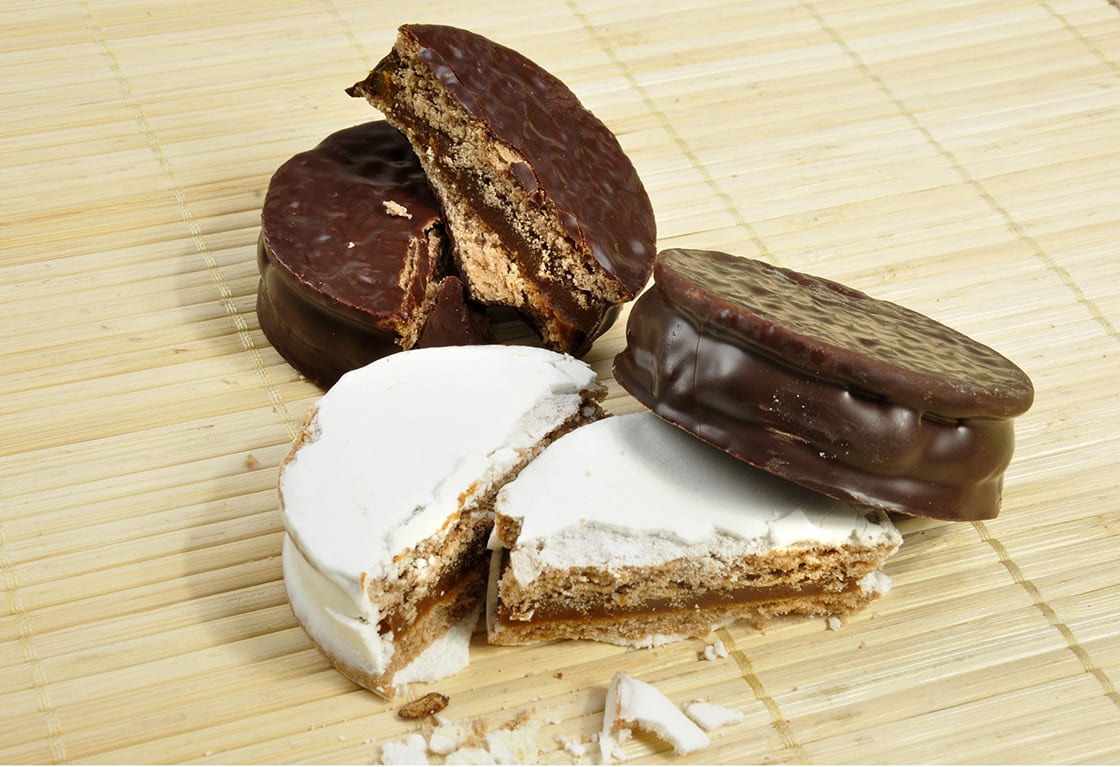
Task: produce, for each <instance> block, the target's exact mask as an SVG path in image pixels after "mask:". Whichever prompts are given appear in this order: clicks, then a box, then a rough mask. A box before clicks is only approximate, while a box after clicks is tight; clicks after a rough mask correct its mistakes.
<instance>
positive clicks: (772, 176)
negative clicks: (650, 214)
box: [0, 0, 1120, 763]
mask: <svg viewBox="0 0 1120 767" xmlns="http://www.w3.org/2000/svg"><path fill="white" fill-rule="evenodd" d="M407 21H430V22H441V23H449V24H456V25H460V26H466V27H470V28H473V29H475V30H477V31H479V32H481V33H483V34H486V35H488V36H490V37H492V38H494V39H496V40H498V41H500V42H503V43H506V44H508V45H511V46H513V47H515V48H517V49H519V50H521V51H523V52H524V53H526V54H527V55H529V56H530V57H531V58H533V59H535V60H537V61H538V62H539V63H540V64H542V65H543V66H544V67H546V68H547V69H549V70H551V71H553V72H554V73H556V74H557V75H559V76H560V77H561V78H562V79H564V80H565V81H566V82H567V83H568V84H569V85H570V86H571V87H572V88H573V90H575V91H576V92H577V94H579V96H580V97H581V98H582V99H583V100H584V102H585V104H586V105H587V106H588V107H589V108H591V109H592V110H593V111H595V112H596V113H597V114H598V115H599V116H600V117H601V118H602V119H603V120H604V121H605V122H606V123H607V124H608V125H610V126H611V127H612V128H613V129H614V130H615V131H616V133H617V134H618V135H619V137H620V139H621V141H622V143H623V144H624V146H625V147H626V149H627V150H628V152H629V153H630V154H631V156H632V158H633V160H634V162H635V164H636V165H637V167H638V169H639V171H640V173H641V174H642V176H643V178H644V180H645V181H646V184H647V186H648V188H649V191H650V194H651V196H652V198H653V201H654V204H655V207H656V210H657V214H658V219H659V228H660V246H661V247H670V246H695V247H710V248H716V249H723V250H728V251H731V252H735V253H741V254H743V255H750V256H758V257H762V258H765V259H767V260H770V261H773V262H776V263H779V264H782V265H785V266H790V267H793V268H797V269H801V270H804V271H809V272H813V273H816V274H820V275H823V276H827V277H831V278H833V279H837V280H840V281H842V282H846V283H849V284H851V285H853V286H855V287H858V288H861V289H864V290H866V291H869V292H871V293H873V294H874V295H877V296H880V297H883V298H887V299H891V300H895V301H898V302H901V303H904V304H906V305H908V306H910V307H912V308H915V309H917V310H920V311H922V312H925V313H927V314H930V315H932V316H934V317H936V318H937V319H939V320H942V321H943V322H946V323H948V324H950V325H952V326H954V327H957V328H958V329H960V330H962V331H964V332H966V333H968V334H970V335H973V336H974V337H976V338H978V339H980V340H982V341H984V342H986V343H988V344H990V345H992V346H994V347H996V348H997V349H999V350H1000V351H1002V352H1003V353H1004V354H1006V355H1008V356H1009V357H1011V358H1012V359H1014V360H1015V361H1016V362H1018V363H1019V364H1020V365H1021V366H1023V367H1024V368H1025V369H1026V370H1027V371H1028V372H1029V374H1030V375H1031V376H1032V378H1033V380H1034V382H1035V384H1036V387H1037V402H1036V404H1035V406H1034V408H1033V409H1032V410H1031V411H1030V412H1029V413H1028V414H1027V415H1025V416H1023V417H1022V418H1020V419H1019V420H1018V422H1017V431H1018V449H1017V454H1016V458H1015V461H1014V463H1013V464H1012V466H1011V468H1010V470H1009V471H1008V473H1007V490H1006V498H1005V503H1004V509H1003V512H1002V514H1001V515H1000V517H999V518H998V519H997V520H994V521H989V522H984V523H976V524H945V523H935V522H926V521H919V520H909V521H905V522H903V523H902V524H901V527H902V530H903V532H904V534H905V537H906V543H905V546H904V548H903V550H902V551H901V552H900V554H899V555H898V556H897V558H896V559H894V560H893V561H892V563H891V564H890V567H889V571H890V574H891V575H892V576H893V578H894V583H895V589H894V590H893V591H892V592H891V593H890V594H889V595H888V596H887V597H885V598H884V599H882V600H881V601H879V602H878V603H876V604H875V605H874V606H873V608H872V609H870V610H868V611H867V612H865V613H863V614H861V615H859V616H856V617H854V618H853V619H852V620H851V621H850V622H849V623H848V625H847V626H845V627H844V628H843V629H842V630H840V631H827V630H826V628H825V624H824V622H823V621H819V620H809V621H792V622H783V623H779V624H775V625H773V626H771V627H770V628H769V629H768V630H767V631H765V632H761V633H760V632H757V631H754V630H752V629H750V628H748V627H745V626H735V627H732V628H731V629H728V630H724V631H721V632H720V638H721V639H722V640H723V642H724V643H725V644H726V646H727V647H728V648H729V649H730V650H731V653H730V657H728V658H727V659H721V660H715V661H703V660H699V659H698V656H699V654H700V651H701V650H702V649H703V647H704V643H703V642H699V641H696V642H684V643H681V644H676V645H671V646H667V647H663V648H660V649H656V650H651V651H643V652H626V651H623V650H620V649H618V648H613V647H605V646H598V645H592V644H586V643H565V644H557V645H551V646H548V647H542V648H531V649H516V650H515V649H497V648H489V647H487V646H486V645H485V644H484V643H483V642H481V641H476V648H475V653H474V660H473V662H472V665H471V666H470V669H469V670H468V671H467V672H465V673H463V674H460V675H459V676H456V677H454V678H452V679H449V680H446V681H445V682H441V683H439V684H438V685H437V687H438V689H439V690H440V691H442V692H445V693H447V694H449V695H450V696H451V700H452V703H451V706H450V707H449V708H448V709H447V711H446V712H445V714H446V715H447V716H449V717H452V718H473V717H483V718H486V719H488V720H491V721H494V722H500V721H504V720H506V719H510V718H512V717H513V716H515V715H517V714H518V713H520V712H522V711H527V710H528V711H531V712H532V715H533V717H534V718H535V719H537V720H538V721H541V722H543V725H544V726H543V729H542V731H541V737H540V740H541V744H542V747H543V748H544V751H545V753H544V754H543V758H544V759H545V760H546V761H549V762H557V763H562V762H570V761H572V756H571V755H570V754H568V753H566V752H565V751H563V750H562V749H561V748H560V745H559V743H558V742H557V741H556V740H555V738H556V737H557V736H561V735H562V736H565V737H568V738H573V739H580V738H582V739H587V738H589V737H590V736H591V734H592V733H593V732H595V731H596V730H597V728H598V721H599V717H600V714H601V710H602V702H603V694H604V691H605V687H606V684H607V682H608V681H609V679H610V677H611V675H612V673H613V672H614V671H616V670H618V669H623V670H626V671H629V672H630V673H632V674H634V675H636V676H639V677H640V678H642V679H645V680H646V681H650V682H652V683H654V684H656V685H658V686H659V687H660V688H661V689H662V690H663V691H664V692H666V693H667V694H668V695H669V696H670V697H671V698H673V699H674V700H675V701H677V702H682V703H683V702H686V701H688V700H691V699H692V698H695V697H704V698H707V699H708V700H711V701H713V702H717V703H720V704H722V705H725V706H732V707H735V708H738V709H740V710H741V711H743V713H744V714H745V715H746V721H745V723H743V724H741V725H736V726H732V727H728V728H726V729H724V730H721V731H718V732H717V733H716V734H715V736H714V738H713V745H712V747H711V748H710V749H709V750H707V751H705V752H702V753H697V754H692V755H689V756H688V757H686V758H685V760H686V761H689V762H697V761H700V762H740V763H742V762H782V763H852V762H855V763H877V762H878V763H882V762H891V763H900V762H949V763H966V762H968V763H976V762H1001V763H1021V762H1058V763H1068V762H1111V763H1116V762H1120V693H1118V691H1117V680H1118V679H1120V567H1118V565H1117V560H1118V554H1120V465H1118V464H1120V461H1118V459H1120V436H1118V428H1117V423H1118V419H1120V397H1118V395H1117V387H1118V384H1117V380H1118V377H1120V376H1118V374H1120V365H1118V360H1120V335H1118V334H1117V323H1118V320H1120V258H1118V255H1117V249H1118V245H1117V243H1118V242H1120V205H1118V204H1117V202H1118V199H1120V196H1118V184H1120V8H1118V7H1117V5H1116V4H1115V3H1111V2H1106V1H1105V0H988V1H981V0H949V1H948V2H946V1H945V0H923V1H921V2H919V1H918V0H815V1H813V2H810V1H808V0H759V1H758V2H749V3H742V2H739V1H738V0H722V1H721V0H676V1H675V2H672V3H668V2H659V1H658V0H653V2H644V3H634V2H631V1H630V0H567V1H566V2H551V1H548V0H520V1H519V2H507V1H500V0H491V1H490V2H461V1H460V0H456V2H436V1H432V2H428V1H427V0H418V2H415V3H413V4H411V5H409V6H407V7H406V6H400V5H393V4H389V3H376V2H374V3H371V2H368V0H323V2H274V1H273V0H268V2H265V1H264V0H237V2H233V1H232V0H196V2H192V3H189V4H188V3H172V2H165V3H160V2H140V1H138V0H79V1H76V2H35V3H11V2H9V3H5V4H3V5H2V6H0V64H2V71H3V73H4V76H3V78H0V96H2V104H3V115H4V117H3V120H2V121H0V122H2V125H0V142H2V143H0V147H2V151H0V249H2V250H0V324H2V327H3V333H2V334H0V581H2V584H3V588H4V595H5V598H4V600H3V601H2V602H0V711H2V712H3V714H2V715H0V761H3V762H20V763H28V762H30V763H44V762H80V763H100V762H112V763H154V762H160V763H165V762H177V763H178V762H224V763H231V762H232V763H257V762H318V763H326V762H351V763H368V762H371V761H377V760H378V759H379V754H380V744H381V743H383V742H385V741H387V740H393V739H399V738H402V737H403V736H404V735H405V734H406V733H408V732H410V731H412V730H413V729H415V725H412V724H409V723H406V722H402V721H400V720H398V719H397V718H396V716H395V706H393V705H390V704H386V703H384V702H382V701H380V700H379V699H376V698H375V697H373V696H372V695H370V694H369V693H366V692H364V691H362V690H359V689H358V688H356V687H354V686H353V685H351V684H350V683H348V682H347V681H346V680H345V679H343V678H342V677H341V676H340V675H338V674H337V673H336V672H334V671H333V670H332V669H331V668H330V667H329V666H328V665H327V664H326V663H325V662H324V661H323V659H322V658H321V657H320V656H319V654H318V653H317V652H316V651H315V650H314V649H313V648H312V646H311V645H310V643H309V642H308V640H307V639H306V638H305V636H304V635H303V633H302V632H301V630H300V629H299V627H298V626H297V625H296V624H295V622H294V621H293V619H292V616H291V614H290V612H289V609H288V606H287V603H286V600H285V597H284V592H283V588H282V584H281V581H280V563H279V557H278V553H279V544H280V536H281V526H280V520H279V515H278V512H277V500H276V495H275V489H274V484H275V478H276V469H277V465H278V463H279V461H280V460H281V458H282V457H283V455H284V454H285V452H286V451H287V449H288V443H289V441H290V439H291V437H292V436H293V434H294V431H295V429H296V427H297V425H298V423H299V422H300V420H301V418H302V416H303V414H304V412H305V410H306V409H307V407H308V405H309V404H310V403H312V402H313V401H314V399H315V398H316V397H317V396H318V395H319V392H318V391H317V390H316V389H315V388H314V387H313V386H311V385H309V384H308V383H306V382H304V381H302V380H300V378H299V377H298V376H297V375H295V374H294V373H293V371H292V370H291V369H290V368H289V367H288V366H287V365H286V364H284V362H283V361H282V360H281V358H280V357H279V356H278V355H277V354H276V353H275V352H274V351H273V349H272V348H271V347H270V346H269V344H268V342H267V341H266V339H265V338H264V337H263V335H262V334H261V333H260V330H259V327H258V324H257V320H256V316H255V313H254V300H255V292H256V284H257V273H256V266H255V263H254V243H255V240H256V236H257V231H258V216H259V209H260V204H261V201H262V197H263V193H264V190H265V188H266V186H267V183H268V179H269V177H270V175H271V173H272V172H273V171H274V170H275V169H276V167H277V166H278V165H279V164H280V163H282V162H283V161H284V160H285V159H287V158H288V157H289V156H290V155H291V154H294V153H295V152H298V151H301V150H303V149H306V148H309V147H310V146H312V145H314V144H315V143H317V142H318V141H319V140H320V139H321V138H322V137H324V136H326V135H327V134H328V133H331V132H333V131H335V130H337V129H339V128H342V127H346V126H348V125H351V124H354V123H357V122H362V121H365V120H368V119H372V118H373V117H374V116H375V114H374V113H372V111H371V110H370V109H369V107H368V106H367V105H365V104H364V102H359V101H357V100H354V99H351V98H348V97H347V96H346V95H345V94H344V93H343V88H345V87H346V86H348V85H350V84H351V83H352V82H354V81H356V80H358V79H360V78H361V77H362V76H363V75H364V74H365V72H366V71H367V70H368V69H369V68H370V67H372V66H373V64H374V63H375V62H376V60H377V59H379V58H380V57H381V55H383V54H384V53H385V52H386V51H388V49H389V47H390V46H391V44H392V41H393V38H394V36H395V28H396V26H397V25H398V24H400V23H403V22H407ZM621 343H622V338H621V324H620V325H619V326H617V327H616V328H615V329H614V330H613V331H612V332H611V333H610V334H609V335H608V336H606V337H604V338H603V339H601V340H600V342H599V343H598V344H597V345H596V347H595V349H594V350H593V351H592V353H591V355H590V358H589V359H590V360H591V361H592V363H593V364H594V365H595V366H596V368H597V369H598V370H599V371H600V372H601V373H602V374H603V375H604V376H608V377H609V362H610V359H611V358H612V357H613V355H614V354H615V352H617V351H618V349H619V348H620V346H621ZM608 406H609V407H611V408H612V409H614V410H615V411H617V412H627V411H630V410H634V409H636V408H637V405H636V403H634V402H633V400H630V399H629V398H628V397H626V396H625V395H624V394H623V393H622V392H621V390H620V389H618V387H617V386H615V385H614V384H613V382H612V395H611V397H610V399H609V401H608ZM478 639H479V638H478V637H476V640H478ZM627 755H628V758H629V759H631V760H634V761H641V762H670V761H673V760H674V757H673V755H672V754H671V752H669V751H667V750H666V747H665V746H664V745H663V744H662V743H660V742H659V741H657V740H656V739H654V738H652V737H640V738H638V739H637V740H635V741H633V742H632V743H631V744H630V745H629V746H628V750H627ZM585 761H590V759H585Z"/></svg>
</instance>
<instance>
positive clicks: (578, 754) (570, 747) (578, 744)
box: [556, 735, 587, 759]
mask: <svg viewBox="0 0 1120 767" xmlns="http://www.w3.org/2000/svg"><path fill="white" fill-rule="evenodd" d="M556 742H557V743H559V744H560V747H561V748H563V749H564V750H565V751H567V752H568V753H569V754H571V755H572V756H574V757H575V758H576V759H582V758H583V757H584V756H586V755H587V746H586V745H584V743H583V741H581V740H576V739H575V738H569V737H568V736H566V735H557V736H556Z"/></svg>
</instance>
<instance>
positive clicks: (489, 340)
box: [415, 277, 498, 349]
mask: <svg viewBox="0 0 1120 767" xmlns="http://www.w3.org/2000/svg"><path fill="white" fill-rule="evenodd" d="M490 323H491V318H490V317H489V316H488V315H487V313H486V312H485V310H483V309H482V307H479V306H477V305H475V304H472V303H470V302H468V301H467V297H466V292H465V291H464V288H463V283H462V282H460V281H459V278H458V277H444V278H443V279H442V280H441V281H440V283H439V285H438V287H437V289H436V292H435V295H434V296H433V297H432V304H431V311H430V313H429V314H428V317H427V319H426V320H425V321H424V327H423V328H422V329H421V330H420V333H419V334H418V336H417V338H416V344H415V348H418V349H420V348H424V347H426V346H455V345H457V344H463V343H467V342H470V343H476V344H495V343H498V338H497V336H496V335H494V328H493V327H492V325H491V324H490Z"/></svg>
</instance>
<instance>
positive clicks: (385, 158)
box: [257, 121, 494, 387]
mask: <svg viewBox="0 0 1120 767" xmlns="http://www.w3.org/2000/svg"><path fill="white" fill-rule="evenodd" d="M386 202H391V203H394V204H395V206H400V207H399V208H397V207H393V206H391V209H387V208H386ZM394 211H396V212H394ZM405 214H407V215H405ZM441 225H442V222H441V215H440V211H439V206H438V203H437V202H436V199H435V196H434V195H433V194H432V191H431V189H430V187H429V186H428V182H427V179H426V177H425V176H424V173H423V171H422V170H421V168H420V164H419V162H418V161H417V160H416V156H415V155H414V154H413V152H412V147H411V145H410V144H409V143H408V140H407V139H405V138H404V136H402V135H401V134H400V133H399V132H398V131H397V130H396V129H395V128H393V127H392V126H390V125H389V124H388V123H386V122H380V121H379V122H371V123H365V124H363V125H357V126H354V127H352V128H347V129H345V130H342V131H338V132H337V133H334V134H332V135H330V136H328V137H327V138H326V139H324V140H323V141H322V142H321V143H320V144H319V145H318V146H317V147H315V148H314V149H311V150H309V151H306V152H301V153H300V154H297V155H295V156H294V157H292V158H291V159H290V160H288V161H287V162H286V163H284V164H283V165H282V166H281V167H280V168H279V169H278V170H277V171H276V173H275V174H274V175H273V177H272V180H271V182H270V183H269V188H268V193H267V194H266V196H265V202H264V206H263V209H262V212H261V237H260V243H259V246H258V253H257V264H258V268H259V270H260V274H261V280H260V287H259V289H258V294H257V315H258V318H259V320H260V324H261V329H262V330H263V331H264V333H265V335H266V336H267V337H268V339H269V341H270V342H271V343H272V344H273V346H274V347H276V349H277V350H278V351H279V352H280V354H281V355H282V356H283V357H284V358H285V359H286V360H287V361H288V362H289V363H290V364H291V365H292V366H293V367H295V368H296V369H297V370H298V371H299V372H300V373H302V374H303V375H304V376H306V377H307V378H309V379H310V380H312V381H314V382H315V383H317V384H319V385H320V386H323V387H329V386H330V385H331V384H333V383H334V381H336V380H337V379H338V377H339V376H341V375H342V374H343V373H345V372H346V371H348V370H352V369H354V368H356V367H361V366H362V365H365V364H368V363H369V362H372V361H373V360H375V359H377V358H379V357H383V356H385V355H386V354H391V353H393V352H395V351H399V350H400V349H401V346H400V341H399V338H400V336H401V334H402V332H403V331H404V330H405V329H406V327H408V326H409V325H410V324H411V323H414V322H418V321H420V320H419V318H420V317H421V308H422V307H423V306H424V304H425V301H426V299H427V297H428V290H429V287H430V286H431V285H433V284H434V283H436V282H438V281H439V280H441V279H444V275H445V272H446V270H447V267H448V264H449V260H448V259H447V257H446V256H445V255H444V254H442V253H440V252H437V253H435V254H432V253H429V244H428V238H429V236H430V235H432V233H433V229H435V230H436V231H435V233H434V236H435V237H437V238H438V237H440V236H441V232H440V231H439V227H441ZM441 287H444V286H441ZM439 296H440V299H441V300H439V301H437V303H436V308H435V310H434V311H433V313H432V314H430V315H429V316H428V318H427V320H426V324H431V325H432V331H431V332H427V333H425V332H424V331H421V333H420V335H421V336H422V337H424V343H425V345H429V346H431V345H437V344H438V345H447V344H453V343H457V344H466V343H492V342H493V340H494V336H493V333H492V332H491V331H490V328H489V326H488V323H487V321H486V319H485V313H484V311H483V310H482V309H481V308H480V307H475V306H473V305H469V304H468V303H467V302H466V299H465V298H464V296H463V293H462V286H461V284H459V283H458V281H457V280H455V281H454V284H448V285H447V286H446V288H445V289H443V290H441V292H440V294H439ZM425 327H426V326H425ZM437 330H438V332H437ZM437 339H438V340H437Z"/></svg>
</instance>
